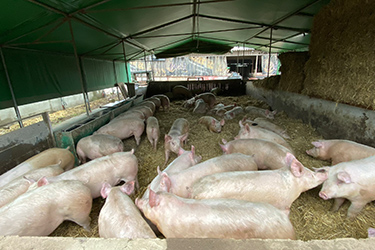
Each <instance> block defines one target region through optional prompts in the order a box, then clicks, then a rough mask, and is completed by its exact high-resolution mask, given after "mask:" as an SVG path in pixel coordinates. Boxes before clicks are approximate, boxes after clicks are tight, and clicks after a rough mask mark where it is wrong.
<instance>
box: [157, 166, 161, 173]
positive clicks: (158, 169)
mask: <svg viewBox="0 0 375 250" xmlns="http://www.w3.org/2000/svg"><path fill="white" fill-rule="evenodd" d="M156 170H157V171H158V175H160V174H161V171H160V167H159V166H158V167H157V169H156Z"/></svg>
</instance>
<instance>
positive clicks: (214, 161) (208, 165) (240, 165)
mask: <svg viewBox="0 0 375 250" xmlns="http://www.w3.org/2000/svg"><path fill="white" fill-rule="evenodd" d="M257 169H258V167H257V164H256V163H255V161H254V158H253V156H249V155H244V154H230V155H222V156H218V157H215V158H211V159H209V160H207V161H204V162H201V163H199V164H197V165H195V166H192V167H190V168H187V169H185V170H183V171H180V172H178V173H173V174H170V175H168V174H167V173H166V172H163V173H160V174H161V180H160V190H163V191H167V192H171V193H173V194H175V195H178V196H180V197H185V198H187V197H189V195H190V189H191V186H192V184H193V183H194V182H195V181H197V180H198V179H199V178H202V177H203V176H207V175H212V174H215V173H221V172H228V171H246V170H247V171H249V170H257ZM154 191H155V190H154Z"/></svg>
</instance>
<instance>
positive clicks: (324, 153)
mask: <svg viewBox="0 0 375 250" xmlns="http://www.w3.org/2000/svg"><path fill="white" fill-rule="evenodd" d="M311 144H312V145H314V148H312V149H310V150H306V153H307V154H308V155H311V156H312V157H315V158H318V159H320V160H324V161H331V162H332V163H331V164H332V165H336V164H338V163H341V162H345V161H352V160H359V159H363V158H366V157H370V156H372V155H375V148H373V147H369V146H366V145H363V144H360V143H357V142H354V141H349V140H319V141H314V142H312V143H311Z"/></svg>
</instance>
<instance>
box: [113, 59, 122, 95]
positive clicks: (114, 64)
mask: <svg viewBox="0 0 375 250" xmlns="http://www.w3.org/2000/svg"><path fill="white" fill-rule="evenodd" d="M112 63H113V73H114V75H115V86H116V92H117V98H118V100H119V101H120V93H119V92H118V88H119V87H118V85H117V84H118V81H117V72H116V63H115V60H113V61H112Z"/></svg>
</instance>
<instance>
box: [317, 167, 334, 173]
mask: <svg viewBox="0 0 375 250" xmlns="http://www.w3.org/2000/svg"><path fill="white" fill-rule="evenodd" d="M329 169H330V167H321V168H314V167H313V170H314V172H319V173H328V172H329Z"/></svg>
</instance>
